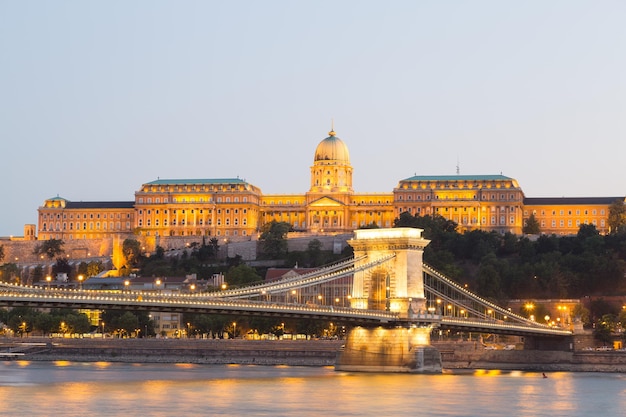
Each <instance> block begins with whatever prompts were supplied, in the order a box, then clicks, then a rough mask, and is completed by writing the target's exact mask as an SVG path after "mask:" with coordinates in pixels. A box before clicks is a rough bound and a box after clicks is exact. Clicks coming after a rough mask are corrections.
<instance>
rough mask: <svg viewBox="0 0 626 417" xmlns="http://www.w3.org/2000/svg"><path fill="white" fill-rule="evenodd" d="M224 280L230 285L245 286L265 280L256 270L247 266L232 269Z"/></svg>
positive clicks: (242, 265)
mask: <svg viewBox="0 0 626 417" xmlns="http://www.w3.org/2000/svg"><path fill="white" fill-rule="evenodd" d="M224 278H225V279H226V282H228V284H230V285H245V284H251V283H253V282H259V281H262V280H263V278H262V277H261V276H260V275H259V274H257V272H256V270H255V269H254V268H251V267H249V266H248V265H246V264H241V265H238V266H233V267H231V268H230V269H229V270H228V271H227V272H226V274H225V276H224Z"/></svg>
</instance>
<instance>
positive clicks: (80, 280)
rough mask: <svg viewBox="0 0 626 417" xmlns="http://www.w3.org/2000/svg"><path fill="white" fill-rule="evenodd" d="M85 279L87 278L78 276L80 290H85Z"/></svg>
mask: <svg viewBox="0 0 626 417" xmlns="http://www.w3.org/2000/svg"><path fill="white" fill-rule="evenodd" d="M83 279H85V277H84V276H83V275H82V274H81V275H79V276H78V288H79V289H81V290H82V289H83Z"/></svg>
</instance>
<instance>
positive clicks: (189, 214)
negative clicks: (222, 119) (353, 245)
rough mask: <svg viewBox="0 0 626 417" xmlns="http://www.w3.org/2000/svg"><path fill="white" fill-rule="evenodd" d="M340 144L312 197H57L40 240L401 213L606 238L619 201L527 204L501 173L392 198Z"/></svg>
mask: <svg viewBox="0 0 626 417" xmlns="http://www.w3.org/2000/svg"><path fill="white" fill-rule="evenodd" d="M352 173H353V168H352V165H351V163H350V154H349V152H348V147H347V146H346V144H345V143H344V142H343V141H342V140H341V139H340V138H338V137H337V136H336V134H335V132H334V131H331V132H329V136H328V137H327V138H325V139H324V140H322V141H321V142H320V143H319V144H318V145H317V148H316V149H315V153H314V157H313V165H312V166H311V167H310V185H309V190H308V191H307V192H305V193H304V194H267V195H265V194H263V193H262V191H261V189H260V188H259V187H257V186H255V185H253V184H250V183H248V182H246V181H244V180H241V179H239V178H218V179H157V180H155V181H151V182H148V183H145V184H143V185H141V187H140V188H139V190H138V191H137V192H135V198H134V201H121V202H72V201H69V200H66V199H64V198H61V197H58V196H57V197H54V198H51V199H48V200H46V201H45V202H44V204H43V206H41V207H39V210H38V212H39V215H38V224H37V239H39V240H48V239H53V238H54V239H61V240H66V241H67V240H81V239H83V240H84V239H106V238H108V237H119V236H120V235H125V234H129V235H130V234H133V235H135V236H143V237H145V238H147V239H148V240H156V241H157V242H161V241H163V240H166V239H167V238H171V237H188V238H192V237H195V238H201V237H219V238H224V239H228V240H232V241H238V240H251V239H254V238H256V237H257V236H258V233H259V231H260V229H261V227H262V226H263V225H264V224H266V223H269V222H271V221H273V220H276V221H281V222H287V223H289V224H291V226H292V228H293V230H294V231H296V232H302V233H310V234H338V233H349V232H352V231H354V230H356V229H359V228H362V227H366V226H372V225H375V226H378V227H382V228H388V227H392V226H393V222H394V219H396V218H397V217H398V216H399V215H400V214H401V213H403V212H408V213H410V214H412V215H435V214H438V215H441V216H443V217H445V218H446V219H448V220H452V221H454V222H456V223H457V224H458V225H459V230H461V231H464V230H475V229H480V230H485V231H495V232H498V233H506V232H510V233H514V234H521V233H522V227H523V226H524V224H525V222H526V220H527V219H528V218H529V216H530V215H531V214H534V216H535V218H536V219H537V220H538V221H539V222H540V225H541V232H542V233H547V234H552V233H555V234H558V235H568V234H575V233H576V232H577V231H578V227H579V226H580V225H581V224H594V225H595V226H596V227H597V229H598V230H599V231H600V232H601V233H607V232H609V229H608V213H609V206H610V205H611V203H612V202H614V201H615V200H620V201H622V202H623V201H624V197H623V196H621V197H602V198H561V199H559V198H526V197H525V196H524V192H523V191H522V188H521V187H520V185H519V184H518V182H517V180H515V179H513V178H509V177H506V176H503V175H443V176H419V175H416V176H413V177H410V178H406V179H403V180H400V181H399V182H398V184H397V186H396V187H395V188H394V189H393V190H392V192H390V193H355V192H354V189H353V187H352Z"/></svg>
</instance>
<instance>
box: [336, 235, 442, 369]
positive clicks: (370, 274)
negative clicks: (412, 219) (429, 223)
mask: <svg viewBox="0 0 626 417" xmlns="http://www.w3.org/2000/svg"><path fill="white" fill-rule="evenodd" d="M428 243H430V241H429V240H427V239H424V238H423V237H422V230H421V229H413V228H395V229H363V230H356V231H355V233H354V239H351V240H349V241H348V244H349V245H350V246H352V247H353V248H354V257H355V258H356V259H359V262H357V263H355V267H356V268H358V267H359V266H360V265H362V264H366V263H368V262H371V261H373V260H376V259H383V258H389V261H387V262H385V263H384V264H382V265H380V266H378V267H376V268H374V269H373V270H367V271H360V272H357V273H355V275H354V281H353V288H352V298H351V306H352V307H353V308H360V309H370V310H386V311H390V312H394V313H397V314H398V318H400V319H401V320H407V319H408V320H410V318H411V317H412V316H414V315H415V314H424V313H425V312H426V298H425V296H424V279H423V269H422V256H423V253H424V248H425V247H426V246H427V245H428ZM404 323H406V324H405V326H400V327H394V328H383V327H379V328H376V329H366V328H361V327H358V328H354V329H352V330H351V331H350V332H349V333H348V335H347V339H346V344H345V346H344V348H343V349H342V351H341V352H339V354H338V356H337V364H336V366H335V369H337V370H339V371H361V372H411V373H440V372H441V355H440V354H439V351H438V350H437V349H435V348H434V347H432V346H430V333H431V331H432V329H433V325H432V323H422V324H420V325H418V324H415V323H410V322H409V321H405V322H404Z"/></svg>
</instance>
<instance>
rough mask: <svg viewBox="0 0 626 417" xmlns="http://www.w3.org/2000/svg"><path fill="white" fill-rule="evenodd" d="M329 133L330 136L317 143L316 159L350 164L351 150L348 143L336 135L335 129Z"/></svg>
mask: <svg viewBox="0 0 626 417" xmlns="http://www.w3.org/2000/svg"><path fill="white" fill-rule="evenodd" d="M329 134H330V136H329V137H327V138H326V139H324V140H322V141H321V142H320V143H319V145H317V148H316V149H315V158H314V161H341V162H343V163H344V164H350V152H349V151H348V147H347V146H346V144H345V143H344V142H343V141H342V140H341V139H339V138H338V137H337V136H335V132H334V131H330V132H329Z"/></svg>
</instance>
